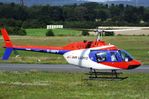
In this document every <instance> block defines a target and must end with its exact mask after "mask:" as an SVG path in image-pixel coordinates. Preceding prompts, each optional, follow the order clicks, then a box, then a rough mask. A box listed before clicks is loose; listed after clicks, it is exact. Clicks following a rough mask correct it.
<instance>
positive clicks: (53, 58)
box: [0, 36, 149, 64]
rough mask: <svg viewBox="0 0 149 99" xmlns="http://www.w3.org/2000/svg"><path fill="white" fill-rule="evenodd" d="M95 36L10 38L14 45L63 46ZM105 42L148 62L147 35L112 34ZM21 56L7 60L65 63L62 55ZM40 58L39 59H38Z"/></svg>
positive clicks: (33, 54)
mask: <svg viewBox="0 0 149 99" xmlns="http://www.w3.org/2000/svg"><path fill="white" fill-rule="evenodd" d="M94 38H95V37H93V36H92V37H79V36H75V37H40V36H39V37H36V36H32V37H31V36H23V37H22V36H11V39H12V41H13V43H14V44H16V45H47V46H64V45H66V44H69V43H72V42H75V41H83V40H84V39H86V40H94ZM104 40H105V41H106V42H107V43H111V44H114V45H116V46H117V47H119V48H121V49H125V50H127V51H128V52H129V53H131V54H132V55H133V56H134V57H135V58H136V59H138V60H140V61H141V62H142V63H143V64H149V46H148V45H149V36H114V37H104ZM2 45H3V40H2V38H0V46H2ZM18 52H19V54H20V56H21V57H17V58H16V57H15V55H14V54H12V55H11V57H10V59H9V60H8V61H2V60H0V62H5V63H8V62H11V63H49V64H50V63H53V64H59V63H67V62H66V61H65V60H64V58H63V56H60V55H54V54H47V53H37V52H24V51H18ZM3 53H4V49H3V48H2V47H1V48H0V56H2V55H3ZM39 60H40V61H39Z"/></svg>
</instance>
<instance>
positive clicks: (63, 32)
mask: <svg viewBox="0 0 149 99" xmlns="http://www.w3.org/2000/svg"><path fill="white" fill-rule="evenodd" d="M52 30H53V33H54V35H55V36H78V35H81V31H79V30H75V29H52ZM47 31H48V30H47V29H42V28H41V29H26V32H27V35H28V36H45V35H46V32H47Z"/></svg>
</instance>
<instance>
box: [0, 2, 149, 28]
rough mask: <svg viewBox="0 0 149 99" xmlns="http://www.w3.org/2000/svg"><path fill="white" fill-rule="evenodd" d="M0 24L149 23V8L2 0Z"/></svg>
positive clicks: (86, 25) (90, 25) (76, 25)
mask: <svg viewBox="0 0 149 99" xmlns="http://www.w3.org/2000/svg"><path fill="white" fill-rule="evenodd" d="M0 23H1V24H2V23H3V24H5V25H7V26H18V27H23V28H39V27H40V28H41V27H46V25H47V24H63V25H64V27H66V28H95V27H97V26H101V25H102V26H111V25H112V26H148V25H149V8H145V7H135V6H130V5H123V4H119V5H114V4H112V5H110V6H108V5H106V4H99V3H84V4H80V5H77V4H73V5H65V6H50V5H44V6H42V5H38V6H37V5H36V6H31V7H27V6H20V5H18V4H15V3H10V4H4V3H0Z"/></svg>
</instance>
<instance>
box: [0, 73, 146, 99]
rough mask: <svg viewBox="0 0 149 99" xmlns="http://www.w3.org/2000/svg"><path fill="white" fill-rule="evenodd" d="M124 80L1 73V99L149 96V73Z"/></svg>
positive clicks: (143, 98) (134, 98) (130, 98)
mask: <svg viewBox="0 0 149 99" xmlns="http://www.w3.org/2000/svg"><path fill="white" fill-rule="evenodd" d="M123 76H128V77H129V78H127V79H125V80H122V81H105V80H104V81H100V80H85V78H86V75H85V74H84V73H77V72H76V73H63V72H59V73H54V72H37V71H32V72H29V71H28V72H0V79H1V80H0V98H1V99H149V94H148V93H149V80H148V78H149V74H142V73H137V74H132V73H125V74H123Z"/></svg>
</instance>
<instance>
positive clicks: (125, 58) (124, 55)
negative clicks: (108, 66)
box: [119, 50, 133, 62]
mask: <svg viewBox="0 0 149 99" xmlns="http://www.w3.org/2000/svg"><path fill="white" fill-rule="evenodd" d="M119 53H120V55H121V57H122V60H123V61H125V62H129V61H131V60H132V59H133V57H132V56H131V55H130V54H129V53H127V52H126V51H125V50H119Z"/></svg>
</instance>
